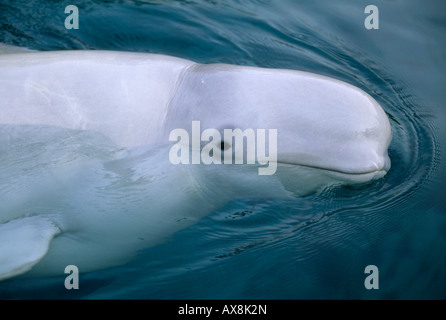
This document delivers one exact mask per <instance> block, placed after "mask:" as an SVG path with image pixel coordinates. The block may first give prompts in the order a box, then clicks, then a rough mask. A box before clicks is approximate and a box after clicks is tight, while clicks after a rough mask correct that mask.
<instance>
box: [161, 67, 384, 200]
mask: <svg viewBox="0 0 446 320" xmlns="http://www.w3.org/2000/svg"><path fill="white" fill-rule="evenodd" d="M194 120H195V121H200V125H201V129H202V130H205V129H206V128H215V129H217V130H218V131H219V132H220V135H221V138H222V140H221V142H220V141H215V143H216V144H221V146H222V147H223V149H229V152H232V153H235V152H234V150H231V149H230V148H229V147H233V145H234V144H235V143H236V141H235V139H234V140H233V139H227V140H226V141H225V140H224V130H225V129H234V128H239V129H241V130H242V131H245V130H247V129H253V130H254V132H255V130H257V129H265V130H266V132H268V130H271V129H273V130H277V149H276V151H277V159H275V160H277V165H278V170H277V173H276V175H277V176H278V177H279V179H281V180H282V182H283V183H284V184H286V185H287V186H288V188H289V189H290V191H292V192H293V193H294V194H305V193H308V192H311V191H314V190H315V189H317V188H318V187H320V186H323V185H327V184H330V183H331V182H333V181H336V182H338V183H362V182H367V181H369V180H373V179H376V178H380V177H382V176H384V175H385V174H386V172H387V171H388V170H389V168H390V159H389V157H388V154H387V149H388V146H389V143H390V141H391V136H392V134H391V128H390V123H389V120H388V118H387V116H386V114H385V112H384V111H383V109H382V108H381V107H380V106H379V104H378V103H377V102H376V101H375V100H374V99H373V98H372V97H371V96H370V95H368V94H367V93H365V92H364V91H362V90H360V89H359V88H357V87H354V86H352V85H349V84H347V83H345V82H342V81H338V80H334V79H331V78H327V77H323V76H319V75H315V74H310V73H306V72H299V71H291V70H271V69H261V68H251V67H237V66H229V65H196V66H193V67H190V68H189V69H188V72H187V73H186V74H185V75H184V76H183V79H182V81H181V84H180V85H179V87H178V89H177V93H176V95H175V96H174V98H173V100H172V101H171V103H170V106H169V109H168V117H166V120H165V123H164V130H165V134H166V135H167V132H168V131H169V130H172V129H173V128H187V129H189V130H190V129H191V121H194ZM230 138H231V137H230ZM257 138H259V137H257ZM265 141H266V142H268V139H266V140H265ZM246 142H247V141H246ZM244 147H245V148H246V144H245V145H244ZM266 149H268V144H267V145H266ZM222 152H223V153H225V152H228V150H222ZM241 154H243V156H244V160H245V161H246V156H247V151H246V149H245V150H244V152H243V153H241ZM272 161H273V160H272ZM244 163H246V162H244ZM237 170H238V169H237Z"/></svg>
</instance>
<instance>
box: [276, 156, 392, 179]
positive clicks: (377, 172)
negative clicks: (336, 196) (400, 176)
mask: <svg viewBox="0 0 446 320" xmlns="http://www.w3.org/2000/svg"><path fill="white" fill-rule="evenodd" d="M277 164H278V165H279V166H285V167H290V168H291V167H300V168H306V169H309V170H318V171H320V172H322V173H325V174H327V175H331V176H335V177H336V178H337V179H340V180H344V181H350V182H359V183H362V182H367V181H370V180H376V179H379V178H382V177H383V176H385V175H386V174H387V172H388V171H389V170H390V166H391V163H390V158H389V157H388V155H385V156H384V157H383V158H382V161H380V164H379V165H378V164H373V165H371V166H364V167H363V169H360V168H355V169H344V168H339V167H334V166H333V167H330V166H319V165H311V164H303V163H298V162H293V161H277Z"/></svg>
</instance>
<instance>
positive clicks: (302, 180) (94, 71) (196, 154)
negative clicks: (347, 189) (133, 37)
mask: <svg viewBox="0 0 446 320" xmlns="http://www.w3.org/2000/svg"><path fill="white" fill-rule="evenodd" d="M391 137H392V133H391V127H390V123H389V120H388V117H387V115H386V113H385V112H384V110H383V109H382V107H381V106H380V105H379V104H378V102H377V101H376V100H375V99H373V98H372V97H371V96H370V95H369V94H367V93H366V92H364V91H363V90H361V89H359V88H357V87H355V86H353V85H350V84H348V83H346V82H343V81H340V80H337V79H332V78H329V77H326V76H321V75H317V74H312V73H308V72H302V71H297V70H284V69H270V68H260V67H250V66H237V65H228V64H198V63H195V62H193V61H189V60H185V59H182V58H177V57H170V56H165V55H158V54H149V53H131V52H113V51H88V50H85V51H82V50H81V51H53V52H25V53H16V52H13V53H8V54H1V55H0V204H1V206H0V280H5V279H10V278H14V277H42V276H54V275H64V270H65V267H66V266H67V265H75V266H77V267H78V268H79V271H80V272H88V271H93V270H99V269H102V268H108V267H111V266H116V265H120V264H123V263H126V262H128V261H130V260H131V259H132V258H133V257H135V255H137V254H138V252H139V251H140V250H142V249H144V248H147V247H150V246H154V245H156V244H159V243H161V242H163V241H165V240H166V239H168V237H170V236H172V234H174V233H175V232H177V231H178V230H181V229H184V228H186V227H187V226H190V225H192V224H194V223H197V221H198V220H199V219H201V218H203V217H205V216H206V215H209V214H211V213H212V212H214V211H215V210H217V209H218V208H221V207H222V206H224V205H225V204H226V203H228V202H229V201H231V200H234V199H238V198H284V199H295V198H296V197H299V196H302V195H306V194H309V193H312V192H316V191H317V190H320V189H322V188H326V187H328V186H332V185H350V184H364V183H368V182H369V181H372V180H375V179H380V178H382V177H383V176H384V175H385V174H386V173H387V172H388V170H389V169H390V160H389V156H388V152H387V150H388V147H389V143H390V141H391ZM219 160H221V161H219ZM248 160H249V161H248ZM262 168H263V169H270V171H269V172H265V171H263V174H260V173H261V172H262V171H259V169H262Z"/></svg>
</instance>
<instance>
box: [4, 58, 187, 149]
mask: <svg viewBox="0 0 446 320" xmlns="http://www.w3.org/2000/svg"><path fill="white" fill-rule="evenodd" d="M192 64H193V62H191V61H187V60H183V59H179V58H174V57H168V56H162V55H155V54H142V53H126V52H107V53H104V52H102V51H61V52H37V53H23V54H4V55H0V97H2V99H1V100H0V114H1V118H0V123H2V124H21V125H23V124H25V125H26V124H32V125H36V124H38V125H53V126H59V127H64V128H68V129H80V130H93V131H98V132H101V133H103V134H104V135H106V136H107V137H109V138H111V139H112V140H113V141H115V142H116V143H117V144H119V145H121V146H125V147H133V146H138V145H147V144H152V143H155V142H157V141H158V140H157V139H159V137H158V135H159V131H160V126H161V124H162V123H163V120H164V117H165V116H166V109H167V106H168V104H169V101H170V99H171V98H172V96H173V94H174V92H175V90H176V86H177V82H178V79H179V78H180V74H181V73H182V72H184V70H185V69H186V68H187V67H188V66H190V65H192Z"/></svg>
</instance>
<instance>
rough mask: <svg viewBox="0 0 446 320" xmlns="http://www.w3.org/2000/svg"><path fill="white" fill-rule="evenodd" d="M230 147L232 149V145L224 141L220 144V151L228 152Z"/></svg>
mask: <svg viewBox="0 0 446 320" xmlns="http://www.w3.org/2000/svg"><path fill="white" fill-rule="evenodd" d="M230 147H231V145H230V144H229V143H226V142H225V141H223V140H222V141H221V142H220V149H221V150H222V151H225V150H228V149H229V148H230Z"/></svg>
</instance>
